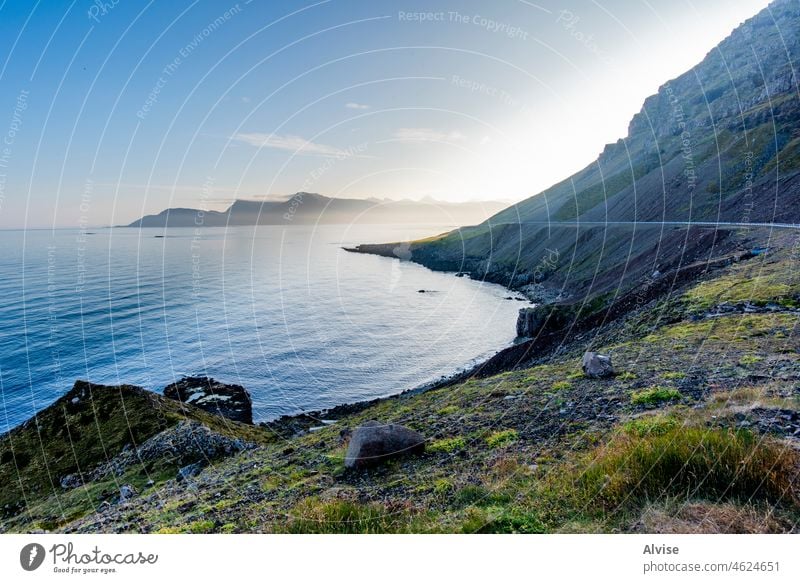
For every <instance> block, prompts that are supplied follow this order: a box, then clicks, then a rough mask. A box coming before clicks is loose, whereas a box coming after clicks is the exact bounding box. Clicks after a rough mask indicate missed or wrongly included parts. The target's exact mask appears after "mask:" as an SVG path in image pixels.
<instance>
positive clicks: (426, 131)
mask: <svg viewBox="0 0 800 583" xmlns="http://www.w3.org/2000/svg"><path fill="white" fill-rule="evenodd" d="M393 137H394V138H395V139H397V140H402V141H406V142H460V141H462V140H464V139H465V137H466V136H464V134H462V133H461V132H455V131H454V132H441V131H439V130H433V129H431V128H400V129H399V130H397V131H396V132H395V133H394V135H393Z"/></svg>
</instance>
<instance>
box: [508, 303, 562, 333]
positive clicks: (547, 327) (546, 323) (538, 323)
mask: <svg viewBox="0 0 800 583" xmlns="http://www.w3.org/2000/svg"><path fill="white" fill-rule="evenodd" d="M574 316H575V314H574V310H573V309H572V308H571V307H569V306H558V305H543V306H535V307H533V308H522V309H521V310H520V311H519V315H518V316H517V336H519V337H520V338H536V337H537V336H538V335H540V334H543V333H548V332H553V331H556V330H561V329H564V328H566V327H568V326H569V324H570V323H571V322H572V320H573V319H574Z"/></svg>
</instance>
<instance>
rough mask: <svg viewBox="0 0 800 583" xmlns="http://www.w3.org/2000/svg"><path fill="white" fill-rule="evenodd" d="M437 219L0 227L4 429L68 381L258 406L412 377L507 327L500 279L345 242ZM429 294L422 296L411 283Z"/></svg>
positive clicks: (473, 356)
mask: <svg viewBox="0 0 800 583" xmlns="http://www.w3.org/2000/svg"><path fill="white" fill-rule="evenodd" d="M445 230H449V229H448V227H429V226H426V227H419V228H410V227H407V226H402V227H391V226H384V225H381V226H350V227H348V226H324V227H303V226H293V227H282V226H279V227H274V226H264V227H236V228H229V229H222V228H220V229H215V228H207V229H202V230H200V231H199V235H198V236H195V231H194V230H192V229H173V230H170V231H168V232H167V235H166V237H164V238H157V237H156V235H161V234H164V231H163V230H161V229H157V230H156V229H153V230H149V229H144V230H141V231H139V230H133V229H113V230H111V229H108V230H102V229H101V230H98V231H95V232H94V234H93V235H88V236H86V237H85V240H83V241H82V240H81V237H80V233H79V232H77V231H63V230H61V231H27V232H22V231H2V232H0V250H2V251H0V390H1V392H2V400H0V432H2V431H6V430H7V429H9V428H10V427H13V426H15V425H17V424H19V423H21V422H22V421H24V420H26V419H27V418H29V417H30V416H31V415H33V414H34V413H35V412H36V411H37V410H39V409H41V408H43V407H46V406H47V405H48V404H50V403H52V402H53V401H54V400H55V399H57V398H58V397H59V396H60V395H62V394H63V393H65V392H66V391H67V390H69V389H70V388H71V386H72V383H73V382H74V381H75V379H78V378H81V379H88V380H90V381H92V382H95V383H104V384H119V383H128V384H135V385H140V386H143V387H146V388H149V389H152V390H155V391H160V390H161V389H162V388H163V387H164V386H165V385H167V384H169V383H171V382H173V381H175V380H177V379H179V378H180V377H181V376H183V375H190V374H192V375H200V374H207V375H211V376H214V377H215V378H217V379H219V380H222V381H225V382H231V383H237V384H241V385H244V386H245V387H247V388H248V389H249V390H250V392H251V393H252V395H253V400H254V409H255V411H254V416H255V417H256V419H257V420H268V419H271V418H275V417H277V416H279V415H282V414H285V413H296V412H299V411H303V410H311V409H320V408H326V407H330V406H333V405H337V404H340V403H346V402H353V401H358V400H363V399H367V398H373V397H378V396H385V395H389V394H392V393H397V392H400V391H403V390H405V389H409V388H412V387H414V386H417V385H420V384H422V383H425V382H427V381H430V380H434V379H436V378H438V377H440V376H442V375H445V374H450V373H453V372H455V371H456V370H459V369H461V368H463V367H465V366H466V365H467V364H469V363H471V362H473V361H475V360H477V359H481V358H485V357H487V356H490V355H491V354H493V353H494V352H495V351H496V350H498V349H500V348H502V347H504V346H506V345H508V344H509V343H510V342H511V341H512V340H513V338H514V335H515V334H514V332H515V329H514V322H515V319H516V314H517V311H518V310H519V308H520V306H521V305H522V304H521V303H520V302H516V301H507V300H504V299H503V298H504V297H506V296H508V295H509V293H508V291H507V290H505V289H503V288H501V287H499V286H495V285H491V284H482V283H480V282H475V281H471V280H469V279H467V278H458V277H454V276H453V275H452V274H442V273H435V272H432V271H429V270H428V269H426V268H424V267H420V266H418V265H415V264H412V263H408V262H401V261H399V260H395V259H387V258H382V257H374V256H369V255H360V254H353V253H347V252H345V251H343V250H341V248H340V247H341V246H342V245H351V244H356V243H364V242H388V241H398V240H408V239H412V238H418V237H422V236H428V235H432V234H435V233H439V232H443V231H445ZM420 289H425V290H430V293H418V290H420Z"/></svg>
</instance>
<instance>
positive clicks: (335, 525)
mask: <svg viewBox="0 0 800 583" xmlns="http://www.w3.org/2000/svg"><path fill="white" fill-rule="evenodd" d="M408 520H409V516H408V514H407V512H405V511H404V510H402V509H398V510H396V511H393V510H392V509H389V508H387V507H385V506H383V505H381V504H377V503H365V504H360V503H357V502H350V501H345V500H331V501H321V500H319V499H318V498H313V497H312V498H307V499H305V500H303V501H302V502H301V503H300V504H298V505H297V506H296V507H295V508H294V509H293V510H292V512H291V513H290V516H289V520H288V522H287V523H286V525H285V528H284V530H285V532H287V533H293V534H302V533H307V534H376V533H397V532H404V531H405V530H406V527H407V523H408Z"/></svg>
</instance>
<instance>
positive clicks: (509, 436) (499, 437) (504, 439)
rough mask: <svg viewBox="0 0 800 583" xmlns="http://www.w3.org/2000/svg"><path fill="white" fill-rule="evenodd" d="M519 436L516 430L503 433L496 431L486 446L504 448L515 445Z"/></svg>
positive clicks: (507, 430) (506, 430) (488, 438)
mask: <svg viewBox="0 0 800 583" xmlns="http://www.w3.org/2000/svg"><path fill="white" fill-rule="evenodd" d="M518 437H519V435H518V434H517V430H516V429H505V430H503V431H495V432H494V433H492V434H491V435H489V436H488V437H487V438H486V444H487V445H488V446H489V447H502V446H504V445H508V444H509V443H513V442H515V441H516V440H517V438H518Z"/></svg>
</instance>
